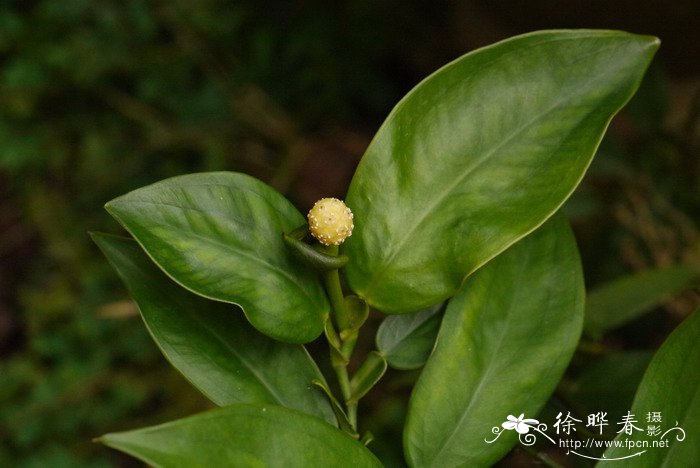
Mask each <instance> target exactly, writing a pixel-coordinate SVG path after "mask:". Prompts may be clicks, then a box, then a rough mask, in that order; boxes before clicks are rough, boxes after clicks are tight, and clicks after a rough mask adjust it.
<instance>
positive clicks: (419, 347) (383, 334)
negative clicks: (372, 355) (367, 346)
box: [377, 303, 443, 370]
mask: <svg viewBox="0 0 700 468" xmlns="http://www.w3.org/2000/svg"><path fill="white" fill-rule="evenodd" d="M442 306H443V303H440V304H437V305H435V306H433V307H429V308H427V309H425V310H421V311H418V312H416V313H413V314H403V315H390V316H388V317H387V318H385V319H384V321H383V322H382V323H381V325H379V329H378V330H377V349H378V350H379V352H380V353H381V354H382V356H384V358H385V359H386V361H387V362H388V363H389V365H390V366H391V367H393V368H394V369H405V370H408V369H418V368H419V367H420V366H422V365H423V364H425V361H426V360H427V359H428V356H430V352H431V351H432V350H433V346H434V345H435V338H436V337H437V333H438V329H439V328H440V319H441V318H442V314H441V313H440V311H441V310H442Z"/></svg>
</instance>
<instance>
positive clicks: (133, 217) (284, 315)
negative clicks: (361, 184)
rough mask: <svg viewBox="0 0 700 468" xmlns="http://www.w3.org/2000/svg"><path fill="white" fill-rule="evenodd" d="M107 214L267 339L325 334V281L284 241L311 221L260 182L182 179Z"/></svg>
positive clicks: (217, 176)
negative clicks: (240, 314) (235, 308)
mask: <svg viewBox="0 0 700 468" xmlns="http://www.w3.org/2000/svg"><path fill="white" fill-rule="evenodd" d="M106 208H107V211H109V212H110V214H111V215H112V216H114V217H115V218H116V219H117V220H118V221H119V222H120V223H121V224H122V225H123V226H124V227H125V228H126V229H127V231H129V232H130V233H131V234H132V235H133V236H134V238H135V239H136V240H137V241H138V242H139V244H141V246H142V247H143V248H144V249H145V250H146V252H147V253H148V255H149V256H150V257H151V258H152V259H153V260H154V261H155V262H156V263H157V264H158V266H160V267H161V268H162V269H163V270H164V271H165V272H166V273H167V274H168V275H169V276H170V277H171V278H173V279H174V280H175V281H177V282H178V283H179V284H181V285H182V286H184V287H185V288H187V289H189V290H191V291H193V292H195V293H197V294H200V295H202V296H204V297H207V298H210V299H215V300H218V301H224V302H230V303H234V304H238V305H240V306H241V308H243V311H244V312H245V314H246V316H247V317H248V320H249V321H250V323H252V324H253V326H254V327H255V328H257V329H258V330H260V331H261V332H263V333H264V334H266V335H268V336H271V337H273V338H275V339H278V340H282V341H288V342H293V343H303V342H307V341H311V340H313V339H314V338H316V337H317V336H318V335H319V334H320V333H321V332H322V331H323V322H324V317H325V316H326V315H327V314H328V310H329V305H328V300H327V299H326V296H325V294H324V292H323V288H322V286H321V282H320V280H319V278H318V276H317V274H316V273H315V272H313V271H312V270H310V269H308V268H306V267H304V266H303V265H302V264H301V263H300V262H298V261H295V259H293V258H292V257H291V256H290V254H289V253H288V252H287V249H286V247H285V245H284V242H283V241H282V234H283V233H284V232H288V231H291V230H293V229H294V228H296V227H298V226H299V225H300V224H302V223H303V222H304V218H303V216H302V215H301V214H300V213H299V212H298V211H297V210H296V209H295V208H294V207H293V206H292V205H291V203H289V201H287V200H286V199H285V198H284V197H283V196H282V195H280V194H279V193H277V192H275V191H274V190H273V189H272V188H270V187H268V186H267V185H265V184H263V183H262V182H260V181H259V180H257V179H254V178H253V177H249V176H246V175H244V174H237V173H232V172H212V173H202V174H191V175H186V176H181V177H174V178H171V179H167V180H164V181H161V182H158V183H156V184H153V185H149V186H147V187H144V188H141V189H138V190H135V191H133V192H131V193H128V194H126V195H123V196H121V197H119V198H116V199H114V200H112V201H110V202H109V203H107V205H106Z"/></svg>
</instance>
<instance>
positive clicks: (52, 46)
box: [0, 0, 700, 467]
mask: <svg viewBox="0 0 700 468" xmlns="http://www.w3.org/2000/svg"><path fill="white" fill-rule="evenodd" d="M699 19H700V10H699V7H698V5H697V2H696V1H692V0H676V1H667V2H660V1H649V2H632V1H626V0H621V1H591V0H588V1H583V0H581V1H579V0H574V1H568V2H560V1H553V0H552V1H543V0H539V1H538V0H530V1H527V2H524V1H523V2H520V1H502V0H493V1H465V2H458V1H447V0H439V1H433V2H416V1H399V0H393V1H390V0H385V1H376V0H375V1H370V0H361V1H344V2H326V1H320V0H319V1H298V2H286V1H269V2H258V1H238V2H233V1H223V0H201V1H185V0H172V1H145V0H120V1H117V0H44V1H21V2H3V3H2V6H0V465H1V466H28V467H31V466H52V467H61V466H82V465H85V466H128V465H130V464H132V462H131V461H129V460H128V459H127V458H126V457H124V456H121V455H119V454H117V453H116V452H112V451H110V450H109V449H106V448H103V447H101V446H100V445H98V444H94V443H92V442H91V438H93V437H95V436H98V435H100V434H102V433H105V432H108V431H113V430H120V429H127V428H133V427H137V426H141V425H148V424H155V423H158V422H162V421H165V420H167V419H172V418H175V417H179V416H182V415H186V414H191V413H193V412H196V411H199V410H201V409H204V408H207V407H209V404H208V403H207V402H206V401H205V400H204V399H203V398H202V397H200V396H199V395H197V394H196V392H195V391H194V390H192V389H191V388H190V387H189V386H188V384H187V383H186V382H185V381H184V379H183V378H182V377H180V376H179V375H178V374H177V373H176V372H175V371H173V370H171V369H170V368H169V367H168V365H167V363H166V361H165V360H164V359H163V358H162V357H161V356H160V354H159V353H158V351H157V349H156V347H155V345H154V344H153V343H152V342H151V341H150V338H149V337H148V335H147V332H146V330H145V328H144V327H143V326H142V324H141V323H140V320H139V318H138V315H137V311H136V309H135V307H134V305H133V304H132V303H131V302H129V301H128V299H127V296H126V294H125V291H124V289H123V287H122V286H121V284H120V283H119V282H118V279H117V277H116V274H114V273H113V272H112V271H111V270H110V268H109V266H108V264H107V262H106V261H105V260H104V259H103V258H102V257H101V256H100V254H99V252H98V250H97V249H96V248H95V246H93V245H92V244H91V243H90V241H89V238H88V236H87V231H88V230H102V231H107V232H120V231H119V228H118V227H117V225H116V223H114V222H112V221H111V220H110V219H109V217H108V216H107V214H106V213H105V212H104V211H103V210H102V205H103V204H104V203H105V202H106V201H108V200H110V199H111V198H113V197H115V196H117V195H120V194H122V193H125V192H127V191H129V190H132V189H134V188H137V187H140V186H142V185H145V184H148V183H151V182H154V181H156V180H159V179H162V178H165V177H169V176H173V175H177V174H182V173H187V172H194V171H207V170H235V171H241V172H246V173H249V174H253V175H255V176H257V177H259V178H261V179H262V180H264V181H266V182H268V183H270V184H272V185H273V186H274V187H276V188H277V189H278V190H280V191H281V192H283V193H285V194H286V195H287V196H288V197H289V198H290V199H292V200H293V201H294V202H295V203H296V204H297V206H298V207H299V208H300V210H302V211H306V210H308V208H309V207H310V205H311V204H312V203H313V201H314V200H316V199H318V198H320V197H322V196H332V195H335V196H339V197H342V196H343V195H344V193H345V190H346V187H347V184H348V183H349V180H350V177H351V176H352V172H353V170H354V167H355V165H356V164H357V161H358V160H359V158H360V157H361V156H362V153H363V151H364V149H365V147H366V146H367V144H368V142H369V140H370V138H371V136H372V134H373V133H374V132H375V131H376V129H377V128H378V126H379V125H380V124H381V122H382V120H383V119H384V117H385V116H386V115H387V114H388V112H389V111H390V110H391V108H392V106H393V105H394V104H395V103H396V102H397V101H398V100H399V99H400V98H401V96H402V95H403V94H405V93H406V92H407V91H408V90H409V89H410V88H411V87H412V86H414V85H415V84H416V83H417V82H418V81H420V80H421V79H422V78H424V77H425V76H426V75H428V74H429V73H431V72H432V71H434V70H435V69H437V68H439V67H440V66H442V65H444V64H445V63H447V62H448V61H450V60H453V59H455V58H457V57H458V56H460V55H462V54H464V53H466V52H468V51H470V50H473V49H474V48H477V47H480V46H483V45H486V44H489V43H492V42H495V41H498V40H500V39H504V38H506V37H509V36H512V35H515V34H518V33H523V32H528V31H532V30H536V29H551V28H576V27H586V28H612V29H622V30H628V31H630V32H636V33H643V34H653V35H657V36H658V37H660V38H661V41H662V44H661V49H660V51H659V53H658V55H657V58H656V60H655V62H654V64H653V65H652V67H651V69H650V70H649V73H648V75H647V78H646V79H645V82H644V83H643V85H642V88H641V89H640V92H639V93H638V95H637V97H636V98H635V99H634V101H633V102H632V103H631V104H630V105H629V106H628V108H627V109H626V110H625V111H624V112H623V113H622V114H621V115H620V116H619V117H617V118H616V119H615V120H614V122H613V124H612V126H611V129H610V131H609V134H608V136H607V137H606V139H605V141H604V142H603V144H602V146H601V150H600V152H599V154H598V156H597V158H596V161H595V163H594V165H593V166H592V168H591V170H590V172H589V174H588V175H587V177H586V179H585V180H584V183H583V184H582V186H581V188H580V189H579V190H578V191H577V192H576V194H575V195H574V196H573V197H572V199H571V200H570V202H568V203H567V205H566V212H567V214H568V215H569V217H570V219H571V220H572V222H573V224H574V227H575V229H576V234H577V237H578V240H579V244H580V248H581V251H582V256H583V260H584V267H585V271H586V276H587V283H588V284H589V285H590V286H595V285H597V284H600V283H602V282H604V281H607V280H610V279H612V278H615V277H617V276H619V275H623V274H625V273H629V272H633V271H639V270H643V269H647V268H651V267H657V266H669V265H674V264H678V263H696V264H697V263H698V260H699V258H700V243H699V242H698V239H699V238H700V237H699V235H698V219H699V217H698V214H700V194H699V192H698V182H700V162H699V159H698V155H699V152H698V149H699V147H700V137H699V134H700V126H699V124H698V121H699V120H698V116H699V115H700V98H699V96H700V94H699V90H700V60H699V59H700V50H699V48H700V37H699V35H698V31H697V25H698V24H700V21H698V20H699ZM698 303H699V301H698V295H697V293H695V292H692V291H689V292H686V293H685V294H682V295H680V296H678V297H676V298H674V299H672V300H670V301H668V302H667V303H666V304H665V305H664V306H663V307H660V308H658V309H656V310H655V311H654V312H653V313H651V314H648V315H646V316H644V317H643V318H641V319H639V320H637V321H636V322H635V323H633V324H630V325H629V326H627V327H625V328H623V329H621V330H618V331H617V332H615V333H613V334H611V335H610V336H608V337H606V339H605V343H604V344H605V346H608V347H610V348H612V349H618V350H620V349H622V350H653V349H655V348H656V347H658V345H659V344H660V343H661V342H662V341H663V339H664V338H665V336H666V335H667V334H668V332H669V331H670V330H672V329H673V327H674V326H675V325H677V323H679V322H680V321H681V320H682V319H683V317H685V316H687V315H688V314H689V313H690V312H691V311H692V309H693V308H694V307H697V305H698ZM378 320H379V317H376V316H375V317H374V318H373V323H374V325H376V322H377V321H378ZM365 341H366V343H365V346H366V347H369V346H371V337H366V339H365ZM414 378H415V375H414V374H411V373H408V374H405V373H404V374H402V373H398V372H394V373H390V374H389V375H388V376H387V378H386V379H385V382H384V383H383V384H382V386H381V387H380V388H379V389H378V392H377V393H376V394H375V396H374V397H371V396H370V397H368V398H367V402H366V403H365V407H364V408H361V410H364V411H365V414H366V416H365V418H366V420H367V421H369V422H368V426H371V429H373V431H374V432H375V434H376V435H377V436H378V439H381V440H379V441H378V442H377V443H376V444H375V446H374V447H375V450H377V452H378V453H380V455H381V456H382V457H383V458H384V459H385V460H387V461H389V462H391V461H392V460H394V462H395V461H396V460H397V457H398V456H399V454H400V424H401V420H402V418H403V411H404V405H405V400H406V397H407V395H408V390H407V389H408V388H410V384H411V382H412V379H414ZM392 395H393V396H392ZM380 400H381V401H380ZM522 457H523V455H522V454H519V453H514V454H512V455H511V457H510V458H509V459H508V461H507V462H505V463H506V464H514V463H520V462H522V463H523V464H524V465H526V466H527V464H528V463H529V461H528V460H527V459H525V460H524V461H523V459H522Z"/></svg>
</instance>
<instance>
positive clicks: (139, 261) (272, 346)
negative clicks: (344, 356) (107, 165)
mask: <svg viewBox="0 0 700 468" xmlns="http://www.w3.org/2000/svg"><path fill="white" fill-rule="evenodd" d="M93 239H94V240H95V242H96V243H97V244H98V245H99V246H100V248H101V249H102V251H103V252H104V254H105V255H106V256H107V258H108V259H109V261H110V263H111V264H112V265H113V266H114V268H115V269H116V270H117V272H118V273H119V276H120V277H121V278H122V280H123V281H124V283H125V284H126V286H127V288H128V289H129V292H130V293H131V295H132V296H133V298H134V299H135V300H136V302H137V304H138V306H139V309H140V310H141V316H142V317H143V320H144V322H145V323H146V327H147V328H148V331H149V332H150V333H151V336H152V337H153V340H154V341H155V342H156V344H157V345H158V347H159V348H160V349H161V350H162V351H163V354H164V355H165V357H166V358H167V359H168V360H169V361H170V362H171V363H172V364H173V366H175V368H176V369H178V370H179V371H180V372H182V374H183V375H184V376H185V377H186V378H187V379H188V380H189V381H190V382H192V384H193V385H194V386H195V387H197V388H198V389H199V390H200V391H201V392H202V393H203V394H204V395H206V396H207V397H208V398H209V399H211V400H212V401H213V402H214V403H216V404H217V405H229V404H232V403H262V404H276V405H281V406H286V407H288V408H294V409H298V410H300V411H303V412H305V413H308V414H312V415H315V416H318V417H319V418H321V419H324V420H325V421H328V422H331V423H333V424H334V423H335V418H334V416H333V412H332V410H331V408H330V406H329V403H328V400H327V399H326V398H325V396H324V395H323V394H322V393H321V392H320V391H319V390H318V389H317V388H315V387H314V386H313V385H312V381H313V380H321V381H323V376H322V375H321V373H320V371H319V370H318V368H317V367H316V364H315V363H314V362H313V360H312V359H311V357H310V356H309V355H308V353H307V352H306V350H305V349H304V347H303V346H300V345H293V344H287V343H282V342H279V341H275V340H272V339H270V338H268V337H266V336H264V335H262V334H260V333H259V332H258V331H257V330H255V329H254V328H253V327H251V326H250V324H249V323H248V322H247V321H246V320H245V317H243V314H242V313H241V311H240V310H237V307H235V306H232V305H229V304H223V303H221V302H213V301H209V300H207V299H204V298H202V297H200V296H196V295H194V294H192V293H191V292H189V291H187V290H185V289H183V288H182V287H180V286H179V285H177V284H176V283H174V282H173V281H172V280H170V279H169V278H168V277H167V276H165V274H163V272H162V271H160V270H159V269H158V268H157V267H156V266H155V265H154V264H153V262H151V261H150V260H149V259H148V257H147V256H146V254H145V253H144V252H143V250H141V248H140V247H139V246H138V244H137V243H136V242H134V241H133V240H131V239H126V238H123V237H117V236H112V235H108V234H97V233H96V234H93Z"/></svg>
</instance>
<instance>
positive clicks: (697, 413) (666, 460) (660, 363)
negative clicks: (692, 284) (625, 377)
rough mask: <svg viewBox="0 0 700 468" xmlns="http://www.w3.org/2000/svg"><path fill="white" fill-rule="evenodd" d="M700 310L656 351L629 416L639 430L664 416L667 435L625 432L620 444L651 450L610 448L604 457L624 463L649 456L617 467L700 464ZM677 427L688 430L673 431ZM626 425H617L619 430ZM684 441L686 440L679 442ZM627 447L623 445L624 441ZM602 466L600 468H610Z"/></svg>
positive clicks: (616, 465)
mask: <svg viewBox="0 0 700 468" xmlns="http://www.w3.org/2000/svg"><path fill="white" fill-rule="evenodd" d="M699 369H700V310H697V311H695V313H693V314H692V315H691V316H690V317H688V318H687V319H685V320H684V321H683V323H681V324H680V325H679V326H678V328H677V329H676V330H675V331H674V332H673V333H671V335H670V336H669V337H668V339H667V340H666V342H664V344H663V345H662V346H661V348H660V349H659V350H658V351H657V352H656V354H655V355H654V358H653V359H652V361H651V364H649V368H648V369H647V371H646V372H645V373H644V378H643V379H642V383H641V384H639V389H638V390H637V394H636V395H635V397H634V403H632V408H631V409H630V413H632V415H634V416H635V420H636V421H637V423H636V424H635V426H637V427H640V426H641V428H642V429H646V428H647V425H648V424H652V423H647V421H646V417H647V414H648V413H649V412H659V413H661V417H662V421H661V423H653V424H654V425H657V426H660V427H662V431H663V432H662V434H660V435H659V436H656V437H652V436H649V435H648V434H647V433H646V430H642V431H636V430H634V431H633V432H634V433H633V434H632V435H627V434H625V433H624V432H623V433H621V434H620V435H618V436H617V438H616V439H615V440H616V441H625V440H628V441H629V442H630V444H635V445H636V446H637V447H640V446H641V444H643V443H644V441H647V444H648V445H649V447H643V448H636V447H635V448H631V449H627V448H625V447H624V446H623V447H611V448H609V449H608V450H606V451H605V458H620V457H625V456H629V455H633V454H635V453H638V452H641V451H644V453H642V454H641V455H640V456H635V457H633V458H630V459H625V460H620V461H616V462H615V467H618V466H619V467H628V466H629V467H635V468H638V467H658V466H693V465H694V464H696V463H697V461H698V460H700V379H698V370H699ZM676 425H678V427H680V428H681V429H682V430H683V435H684V438H683V437H682V436H681V435H682V433H681V431H679V430H672V431H670V432H668V433H667V434H665V432H666V431H667V430H669V429H671V428H672V427H673V426H676ZM621 428H622V426H618V430H619V429H621ZM679 438H681V439H683V440H679ZM654 440H655V441H659V440H667V441H668V444H669V446H668V447H653V446H652V441H654ZM622 443H624V442H622ZM606 463H607V462H605V463H599V465H600V466H608V465H607V464H606Z"/></svg>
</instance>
